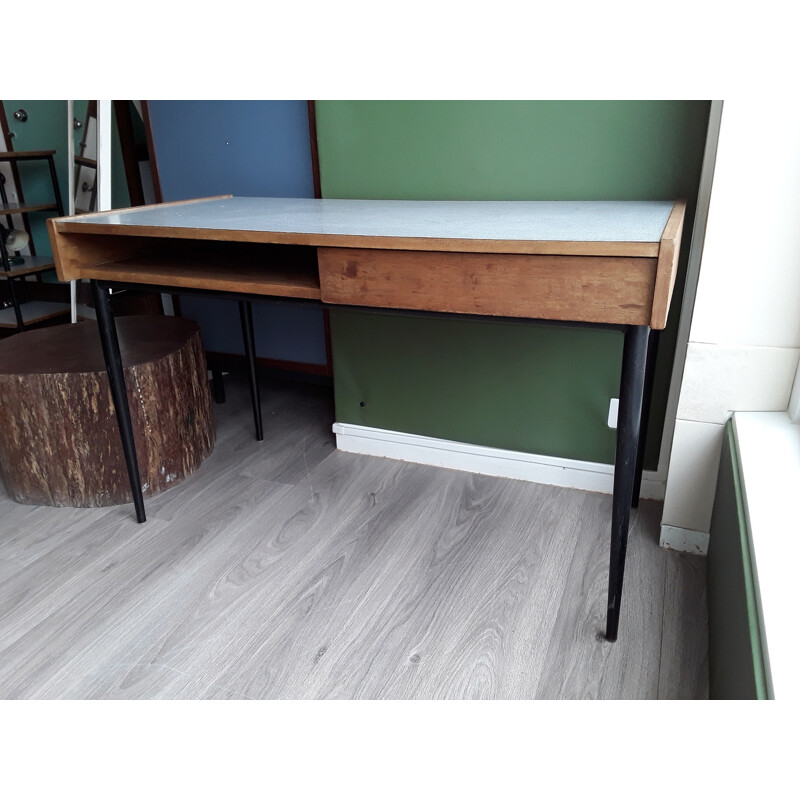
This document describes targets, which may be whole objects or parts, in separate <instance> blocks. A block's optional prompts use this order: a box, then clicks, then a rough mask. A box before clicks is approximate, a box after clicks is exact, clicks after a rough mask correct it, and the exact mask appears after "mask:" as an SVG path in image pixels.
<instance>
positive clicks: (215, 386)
mask: <svg viewBox="0 0 800 800" xmlns="http://www.w3.org/2000/svg"><path fill="white" fill-rule="evenodd" d="M211 392H212V394H213V396H214V402H215V403H224V402H225V379H224V378H223V377H222V370H221V369H212V370H211Z"/></svg>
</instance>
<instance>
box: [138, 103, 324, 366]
mask: <svg viewBox="0 0 800 800" xmlns="http://www.w3.org/2000/svg"><path fill="white" fill-rule="evenodd" d="M148 107H149V110H150V119H151V122H152V128H153V143H154V146H155V151H156V158H157V161H158V171H159V177H160V180H161V189H162V193H163V199H164V200H165V201H166V202H169V201H173V200H185V199H188V198H192V197H210V196H213V195H220V194H233V195H239V196H243V197H313V196H314V183H313V173H312V167H311V147H310V140H309V127H308V106H307V103H306V101H305V100H151V101H150V102H149V103H148ZM181 310H182V313H183V315H184V316H187V317H190V318H192V319H196V320H197V321H198V322H199V323H200V325H201V327H202V330H203V341H204V344H205V346H206V348H207V349H208V350H213V351H217V352H224V353H242V352H243V348H242V342H241V332H240V329H239V318H238V310H237V307H236V304H235V303H233V302H232V301H225V300H219V299H206V298H197V297H191V296H188V295H185V296H183V297H182V298H181ZM253 318H254V325H255V332H256V351H257V354H258V356H259V357H262V358H275V359H280V360H285V361H299V362H303V363H307V364H324V363H325V361H326V351H325V334H324V325H323V318H322V311H321V310H320V309H318V308H310V307H300V306H293V305H291V304H286V303H283V304H281V305H278V304H276V303H272V302H270V301H263V302H261V301H259V302H254V303H253Z"/></svg>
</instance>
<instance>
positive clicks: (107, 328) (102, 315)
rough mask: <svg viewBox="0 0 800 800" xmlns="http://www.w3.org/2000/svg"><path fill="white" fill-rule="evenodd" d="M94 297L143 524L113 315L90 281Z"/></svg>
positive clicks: (138, 518) (97, 285)
mask: <svg viewBox="0 0 800 800" xmlns="http://www.w3.org/2000/svg"><path fill="white" fill-rule="evenodd" d="M91 283H92V292H93V294H94V309H95V312H96V314H97V326H98V328H99V330H100V342H101V344H102V345H103V356H104V358H105V361H106V371H107V372H108V382H109V384H110V386H111V397H112V399H113V401H114V411H115V413H116V415H117V426H118V427H119V435H120V438H121V439H122V452H123V454H124V455H125V464H126V466H127V468H128V480H129V481H130V484H131V494H132V495H133V505H134V507H135V509H136V521H137V522H144V521H145V519H146V518H145V514H144V498H143V497H142V484H141V478H140V477H139V464H138V462H137V460H136V444H135V442H134V440H133V425H132V424H131V410H130V407H129V406H128V394H127V392H126V390H125V375H124V373H123V371H122V357H121V356H120V352H119V339H118V338H117V326H116V323H115V322H114V312H113V310H112V309H111V297H110V295H109V294H108V290H107V289H105V288H103V286H102V284H100V283H98V282H97V281H92V282H91Z"/></svg>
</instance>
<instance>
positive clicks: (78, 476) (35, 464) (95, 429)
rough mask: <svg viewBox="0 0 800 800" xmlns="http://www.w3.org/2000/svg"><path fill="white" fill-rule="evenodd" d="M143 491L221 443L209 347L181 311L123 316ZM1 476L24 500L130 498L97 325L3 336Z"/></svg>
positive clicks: (187, 468)
mask: <svg viewBox="0 0 800 800" xmlns="http://www.w3.org/2000/svg"><path fill="white" fill-rule="evenodd" d="M117 331H118V335H119V344H120V351H121V354H122V364H123V367H124V372H125V383H126V386H127V391H128V403H129V404H130V409H131V421H132V423H133V433H134V441H135V443H136V454H137V457H138V462H139V473H140V476H141V480H142V490H143V494H144V495H145V496H151V495H154V494H158V493H159V492H162V491H164V490H165V489H167V488H169V487H170V486H174V485H175V484H177V483H179V482H180V481H181V480H183V479H184V478H185V477H186V476H187V475H191V474H192V472H194V471H195V470H196V469H197V468H198V467H199V466H200V464H201V463H202V462H203V460H204V459H205V458H206V457H207V456H208V455H209V454H210V453H211V450H212V448H213V446H214V438H215V431H214V423H213V417H212V411H211V397H210V392H209V387H208V372H207V369H206V360H205V353H204V351H203V346H202V342H201V339H200V328H199V326H198V325H197V323H195V322H192V321H191V320H187V319H183V318H181V317H166V316H152V315H148V316H137V317H121V318H120V319H118V320H117ZM0 476H2V479H3V482H4V484H5V486H6V489H7V490H8V493H9V495H10V496H11V497H12V499H14V500H15V501H16V502H18V503H26V504H30V505H49V506H77V507H85V506H109V505H117V504H121V503H130V502H132V496H131V488H130V483H129V480H128V472H127V470H126V467H125V458H124V456H123V452H122V443H121V441H120V435H119V431H118V429H117V421H116V416H115V414H114V405H113V401H112V399H111V391H110V388H109V383H108V376H107V374H106V369H105V361H104V360H103V351H102V347H101V345H100V336H99V334H98V331H97V325H96V323H94V322H91V321H87V322H78V323H75V324H74V325H59V326H56V327H52V328H43V329H40V330H32V331H25V332H23V333H19V334H15V335H14V336H11V337H9V338H8V339H4V340H2V341H0Z"/></svg>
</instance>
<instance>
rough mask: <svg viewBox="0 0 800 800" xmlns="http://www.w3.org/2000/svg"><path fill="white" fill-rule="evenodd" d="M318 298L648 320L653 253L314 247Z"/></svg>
mask: <svg viewBox="0 0 800 800" xmlns="http://www.w3.org/2000/svg"><path fill="white" fill-rule="evenodd" d="M317 254H318V260H319V273H320V283H321V289H322V301H323V302H324V303H336V304H343V305H353V306H368V307H373V308H404V309H412V310H418V311H444V312H450V313H455V314H483V315H489V316H502V317H530V318H537V319H558V320H570V321H575V322H609V323H618V324H629V325H649V324H650V311H651V306H652V299H653V289H654V285H655V275H656V259H655V258H620V257H606V256H548V255H517V254H505V253H503V254H487V253H449V252H429V251H416V250H370V249H356V248H339V247H320V248H318V250H317Z"/></svg>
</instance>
